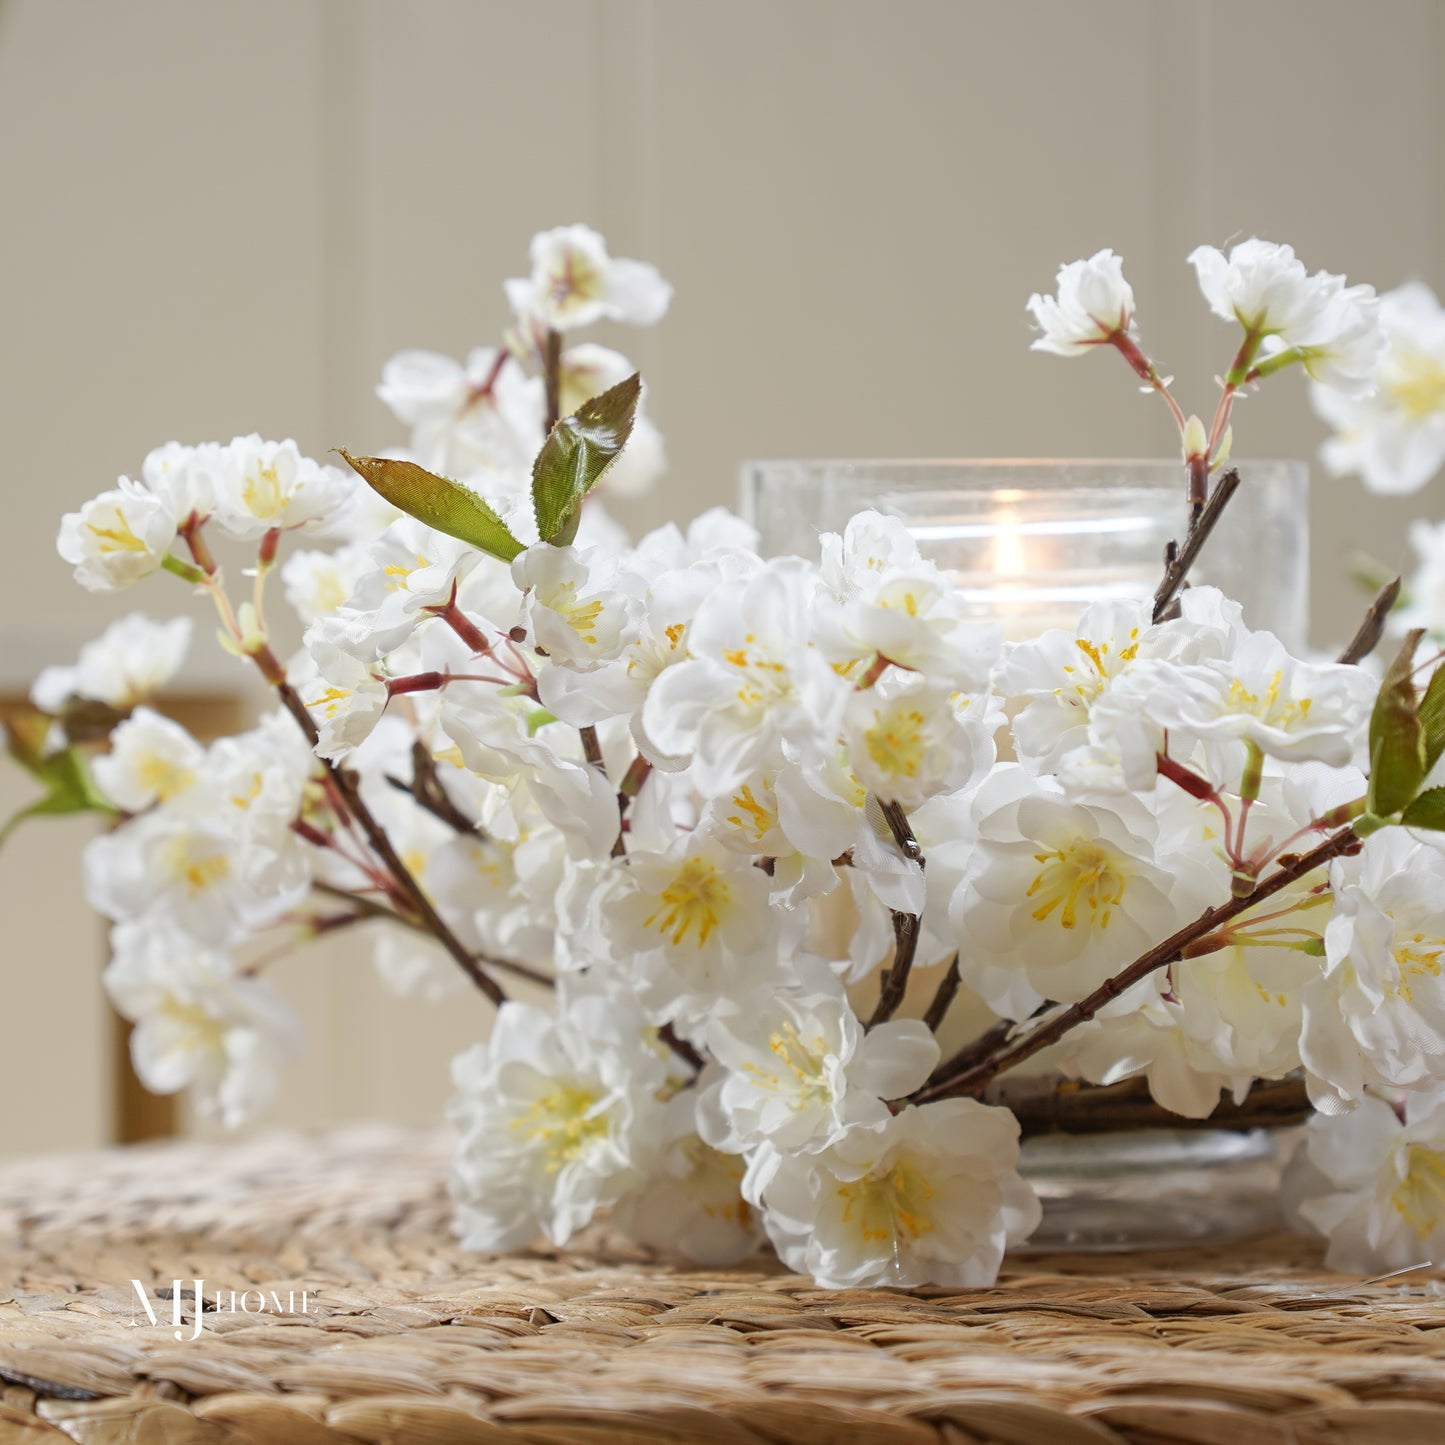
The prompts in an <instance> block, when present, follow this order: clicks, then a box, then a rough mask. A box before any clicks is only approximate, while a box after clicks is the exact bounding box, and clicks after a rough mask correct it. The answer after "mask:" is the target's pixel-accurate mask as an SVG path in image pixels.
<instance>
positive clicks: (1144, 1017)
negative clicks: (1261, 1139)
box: [1059, 959, 1253, 1119]
mask: <svg viewBox="0 0 1445 1445" xmlns="http://www.w3.org/2000/svg"><path fill="white" fill-rule="evenodd" d="M1203 962H1207V960H1204V959H1191V960H1190V961H1189V964H1188V968H1187V970H1186V969H1180V970H1179V971H1180V973H1181V974H1182V973H1184V972H1186V971H1187V972H1190V973H1192V972H1193V971H1194V969H1195V967H1196V965H1197V964H1199V963H1203ZM1191 1022H1192V1021H1191V1019H1190V1016H1189V1010H1188V1009H1187V1008H1186V1007H1185V1006H1184V1005H1182V1004H1180V1003H1179V1002H1178V1001H1177V1000H1170V999H1164V998H1159V997H1157V996H1155V997H1152V998H1149V999H1146V1000H1145V1001H1144V1002H1143V1004H1142V1005H1141V1006H1140V1007H1139V1008H1137V1009H1134V1010H1132V1011H1131V1012H1128V1013H1124V1014H1117V1015H1113V1016H1110V1017H1105V1018H1095V1019H1093V1020H1091V1021H1090V1022H1089V1023H1086V1024H1082V1025H1080V1027H1079V1028H1077V1029H1074V1030H1073V1031H1072V1032H1071V1033H1070V1034H1069V1035H1068V1036H1067V1037H1066V1038H1065V1040H1064V1041H1063V1044H1062V1051H1061V1057H1060V1059H1059V1066H1060V1068H1061V1069H1062V1070H1064V1071H1065V1072H1067V1073H1069V1074H1071V1075H1075V1076H1077V1077H1080V1078H1084V1079H1087V1080H1088V1081H1089V1082H1090V1083H1092V1084H1115V1083H1118V1082H1119V1081H1120V1080H1121V1079H1130V1078H1135V1077H1137V1076H1139V1075H1143V1076H1144V1078H1145V1079H1147V1080H1148V1083H1149V1093H1150V1095H1151V1096H1152V1097H1153V1099H1154V1101H1155V1102H1156V1103H1157V1104H1159V1105H1160V1106H1161V1107H1163V1108H1165V1109H1168V1110H1169V1111H1170V1112H1171V1113H1175V1114H1179V1115H1182V1116H1183V1117H1184V1118H1186V1119H1203V1118H1207V1117H1208V1116H1209V1115H1210V1114H1212V1113H1213V1112H1214V1109H1215V1107H1216V1106H1217V1105H1218V1103H1219V1095H1220V1091H1221V1090H1223V1089H1230V1090H1233V1091H1235V1092H1236V1093H1237V1094H1238V1095H1239V1096H1240V1097H1241V1098H1242V1097H1243V1095H1244V1093H1245V1092H1246V1091H1247V1090H1248V1088H1249V1084H1250V1081H1251V1079H1252V1078H1253V1075H1252V1074H1247V1073H1246V1074H1240V1073H1237V1072H1236V1073H1229V1072H1227V1071H1226V1070H1225V1069H1223V1068H1222V1067H1221V1065H1220V1061H1219V1060H1218V1059H1217V1058H1215V1057H1214V1056H1213V1054H1212V1053H1211V1051H1210V1050H1209V1049H1208V1048H1207V1046H1205V1045H1204V1044H1202V1043H1201V1042H1200V1041H1199V1040H1198V1039H1197V1038H1196V1037H1195V1035H1194V1032H1193V1030H1192V1029H1191Z"/></svg>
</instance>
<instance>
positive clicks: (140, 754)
mask: <svg viewBox="0 0 1445 1445" xmlns="http://www.w3.org/2000/svg"><path fill="white" fill-rule="evenodd" d="M205 757H206V753H205V749H204V748H203V747H201V745H200V744H199V743H198V742H197V741H196V740H195V738H193V737H192V736H191V735H190V733H188V732H187V731H186V730H185V728H183V727H182V726H181V725H180V724H179V723H177V722H172V721H171V719H170V718H167V717H162V716H161V715H160V714H159V713H156V712H152V711H151V710H150V708H148V707H142V708H137V709H136V711H135V712H134V713H132V714H131V716H130V717H129V718H127V719H126V721H125V722H123V723H121V724H120V726H119V727H117V728H116V729H115V731H114V732H113V733H112V734H111V736H110V752H109V753H108V754H106V755H105V756H104V757H99V758H97V759H96V760H95V762H94V764H93V765H92V769H91V770H92V772H93V773H94V774H95V780H96V782H97V783H99V784H100V786H101V789H102V791H103V792H104V793H105V795H106V796H107V797H108V798H109V799H110V800H111V802H112V803H114V804H115V805H116V806H117V807H118V808H121V809H123V810H124V811H125V812H127V813H139V812H142V811H143V810H144V809H146V808H149V807H150V806H151V805H152V804H153V803H167V802H171V801H173V800H174V799H176V798H179V797H181V796H183V795H184V794H185V793H187V792H189V791H190V789H192V788H194V787H195V786H196V783H197V781H198V780H199V778H200V775H201V769H202V766H203V764H204V762H205Z"/></svg>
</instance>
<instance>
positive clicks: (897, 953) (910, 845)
mask: <svg viewBox="0 0 1445 1445" xmlns="http://www.w3.org/2000/svg"><path fill="white" fill-rule="evenodd" d="M880 806H881V808H882V810H883V816H884V817H885V818H886V819H887V820H888V830H889V832H891V833H892V834H893V841H894V842H895V843H897V844H898V847H899V850H900V851H901V852H902V853H903V856H904V857H905V858H908V859H909V860H910V861H912V862H914V863H917V864H918V866H919V867H920V868H922V867H923V866H924V858H923V849H922V848H920V847H919V846H918V839H917V838H915V837H914V836H913V827H912V824H910V823H909V821H908V814H907V813H905V812H904V811H903V808H902V807H901V806H900V805H899V804H898V803H881V804H880ZM921 928H922V920H921V919H920V918H919V916H918V914H916V913H895V914H894V915H893V962H892V963H891V964H890V965H889V967H888V968H887V969H886V970H885V971H884V974H883V982H882V985H881V987H880V988H879V991H878V1003H877V1006H876V1007H875V1008H874V1010H873V1012H872V1014H870V1015H869V1018H868V1022H867V1024H866V1025H865V1027H866V1028H870V1029H871V1028H876V1027H877V1026H878V1025H879V1024H881V1023H887V1021H888V1020H889V1019H891V1018H892V1017H893V1015H894V1014H896V1013H897V1012H898V1009H899V1006H900V1005H901V1004H902V1002H903V995H904V994H905V993H907V991H908V975H909V974H910V973H912V971H913V960H914V957H915V956H916V955H917V953H918V935H919V932H920V930H921ZM954 961H955V963H956V962H957V957H956V956H955V960H954Z"/></svg>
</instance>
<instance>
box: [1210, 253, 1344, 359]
mask: <svg viewBox="0 0 1445 1445" xmlns="http://www.w3.org/2000/svg"><path fill="white" fill-rule="evenodd" d="M1189 263H1190V265H1192V266H1193V267H1194V270H1195V273H1196V274H1197V275H1198V277H1199V289H1200V290H1201V291H1202V292H1203V293H1204V299H1205V300H1206V301H1207V302H1208V303H1209V309H1210V310H1211V311H1213V312H1214V314H1215V315H1216V316H1219V317H1221V318H1222V319H1223V320H1225V321H1238V322H1239V324H1240V325H1241V326H1243V327H1244V328H1245V330H1247V331H1254V332H1258V333H1261V334H1265V335H1278V336H1280V337H1282V338H1283V340H1284V341H1285V343H1286V344H1287V345H1294V344H1296V342H1298V341H1300V340H1303V339H1313V340H1314V341H1315V344H1319V343H1320V341H1321V340H1322V332H1321V323H1322V322H1324V321H1325V320H1326V318H1327V317H1328V315H1329V311H1330V302H1331V299H1332V298H1333V296H1334V294H1335V290H1336V283H1337V282H1338V281H1339V279H1340V278H1338V277H1335V276H1330V275H1329V274H1328V273H1326V272H1323V271H1322V272H1319V273H1318V274H1316V275H1314V276H1311V275H1310V274H1309V273H1308V272H1307V271H1306V270H1305V268H1304V263H1303V262H1302V261H1300V260H1299V259H1298V258H1297V257H1296V256H1295V253H1294V250H1293V248H1292V247H1290V246H1280V245H1276V244H1275V243H1274V242H1272V241H1261V240H1259V239H1258V238H1257V237H1255V238H1251V239H1250V240H1248V241H1241V242H1240V243H1239V244H1238V245H1237V246H1235V247H1234V248H1233V249H1232V250H1231V251H1230V253H1229V255H1228V257H1226V256H1225V255H1224V253H1223V252H1222V251H1220V250H1218V249H1216V248H1215V247H1214V246H1196V247H1195V249H1194V250H1193V251H1191V252H1190V253H1189Z"/></svg>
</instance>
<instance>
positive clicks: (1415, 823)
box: [1400, 788, 1445, 833]
mask: <svg viewBox="0 0 1445 1445" xmlns="http://www.w3.org/2000/svg"><path fill="white" fill-rule="evenodd" d="M1400 821H1401V822H1402V823H1403V824H1404V825H1405V826H1406V827H1407V828H1428V829H1430V830H1431V831H1432V832H1435V833H1445V788H1431V789H1430V790H1429V791H1428V792H1425V793H1421V794H1420V796H1419V797H1418V798H1416V799H1415V801H1414V802H1413V803H1411V804H1410V806H1409V807H1408V808H1406V809H1405V813H1404V816H1403V817H1402V818H1401V819H1400Z"/></svg>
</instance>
